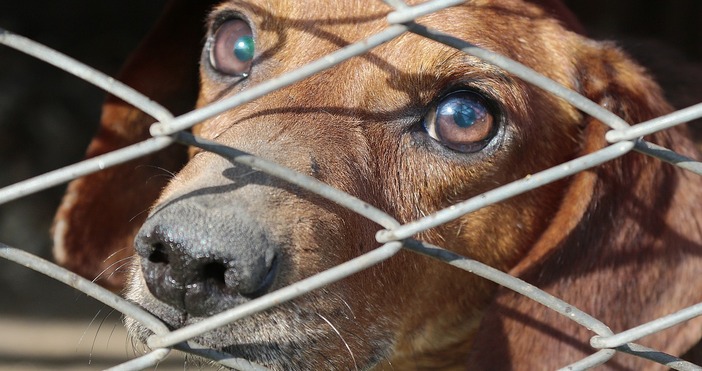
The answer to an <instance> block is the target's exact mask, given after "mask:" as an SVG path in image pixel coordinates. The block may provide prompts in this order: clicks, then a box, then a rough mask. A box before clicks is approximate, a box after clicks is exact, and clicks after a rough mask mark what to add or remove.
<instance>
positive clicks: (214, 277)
mask: <svg viewBox="0 0 702 371" xmlns="http://www.w3.org/2000/svg"><path fill="white" fill-rule="evenodd" d="M226 271H227V267H225V266H224V264H222V263H219V262H211V263H207V264H205V265H203V266H202V270H201V274H202V278H203V279H204V280H205V281H212V282H215V283H217V284H220V285H222V286H226V283H225V278H224V274H225V272H226Z"/></svg>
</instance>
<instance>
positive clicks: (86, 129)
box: [0, 0, 702, 370]
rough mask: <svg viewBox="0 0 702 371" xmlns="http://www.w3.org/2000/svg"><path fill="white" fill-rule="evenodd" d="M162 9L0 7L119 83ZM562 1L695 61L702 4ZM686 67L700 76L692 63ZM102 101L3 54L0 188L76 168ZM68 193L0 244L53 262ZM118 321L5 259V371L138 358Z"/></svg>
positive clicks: (590, 21) (687, 0) (606, 28)
mask: <svg viewBox="0 0 702 371" xmlns="http://www.w3.org/2000/svg"><path fill="white" fill-rule="evenodd" d="M164 3H165V0H150V1H141V0H123V1H79V0H62V1H52V0H36V1H32V2H28V1H10V0H3V1H0V28H4V29H7V30H10V31H12V32H15V33H18V34H20V35H23V36H27V37H29V38H31V39H33V40H35V41H38V42H40V43H43V44H45V45H48V46H50V47H52V48H55V49H57V50H59V51H61V52H63V53H65V54H68V55H69V56H72V57H74V58H76V59H78V60H80V61H82V62H84V63H86V64H88V65H90V66H92V67H95V68H97V69H98V70H100V71H103V72H105V73H107V74H109V75H115V74H116V73H117V71H118V69H119V67H120V65H121V63H122V62H123V61H124V59H125V58H126V57H127V55H128V54H129V51H130V50H132V49H133V48H134V47H135V46H136V44H137V43H138V42H139V40H140V38H141V37H142V36H143V35H144V34H145V33H146V32H147V30H148V29H149V27H150V25H151V24H152V22H153V21H154V20H155V19H156V17H157V16H158V14H159V11H160V9H161V7H162V6H163V4H164ZM567 3H569V5H571V7H572V9H573V10H574V11H575V12H576V13H577V14H578V15H579V16H580V17H581V19H582V20H583V21H584V23H585V24H586V25H587V26H588V27H589V29H590V34H591V35H592V36H593V37H596V38H603V39H622V40H627V48H631V50H632V51H634V52H636V53H638V52H637V50H639V49H646V50H649V51H650V48H651V47H653V48H659V49H656V50H658V52H657V53H653V55H657V58H654V59H655V60H650V61H647V63H649V64H652V65H655V64H663V65H665V64H670V63H672V62H671V60H672V59H671V56H673V55H675V60H682V59H683V58H684V59H688V60H689V61H691V62H693V63H699V62H700V61H701V60H702V41H701V39H702V21H701V20H702V1H699V0H669V1H660V0H618V1H605V0H590V1H575V0H573V1H567ZM647 55H650V54H647ZM676 63H677V62H676ZM681 66H682V65H681ZM654 68H655V67H654ZM681 68H682V67H681ZM685 68H690V73H698V74H699V71H700V70H699V69H697V70H695V65H694V64H691V65H687V67H685ZM689 88H692V89H698V90H700V89H702V87H699V88H698V85H695V86H692V87H689ZM103 99H104V93H103V92H102V91H101V90H99V89H97V88H95V87H93V86H91V85H90V84H87V83H85V82H83V81H81V80H80V79H77V78H75V77H73V76H71V75H69V74H67V73H64V72H61V71H59V70H58V69H56V68H54V67H52V66H49V65H47V64H45V63H43V62H39V61H36V60H34V59H33V58H31V57H28V56H26V55H24V54H22V53H19V52H16V51H14V50H12V49H9V48H7V47H4V46H0V187H2V186H6V185H9V184H12V183H14V182H17V181H20V180H24V179H27V178H30V177H32V176H36V175H39V174H42V173H44V172H47V171H50V170H54V169H57V168H60V167H62V166H65V165H68V164H71V163H74V162H76V161H78V160H80V159H81V158H82V156H83V153H84V150H85V148H86V146H87V144H88V141H89V139H90V137H91V135H92V134H93V133H94V131H95V130H96V128H97V123H98V119H99V114H100V104H101V102H102V100H103ZM691 103H696V102H691ZM64 188H65V186H60V187H55V188H52V189H50V190H47V191H44V192H41V193H39V194H35V195H32V196H28V197H25V198H22V199H20V200H17V201H13V202H10V203H8V204H3V205H0V242H3V243H5V244H7V245H10V246H13V247H17V248H21V249H23V250H26V251H29V252H32V253H34V254H37V255H39V256H42V257H45V258H47V259H50V258H51V243H50V239H49V229H50V225H51V220H52V217H53V213H54V211H55V209H56V207H57V205H58V203H59V201H60V197H61V195H62V194H63V190H64ZM119 317H120V316H119V315H118V314H117V313H112V310H111V309H109V308H106V307H105V306H104V305H101V304H99V303H96V302H95V301H93V300H91V299H89V298H87V297H86V296H85V295H83V294H81V293H78V292H76V291H74V290H73V289H70V288H68V287H66V286H64V285H62V284H59V283H56V282H54V281H53V280H51V279H48V278H46V277H43V276H42V275H40V274H38V273H35V272H33V271H30V270H28V269H26V268H24V267H21V266H19V265H16V264H14V263H10V262H8V261H5V260H1V259H0V370H31V369H54V370H55V369H66V370H69V369H70V370H79V369H86V370H97V369H103V368H105V367H109V366H113V365H115V364H117V363H119V362H122V361H124V360H126V359H129V358H130V357H132V356H133V350H132V347H131V344H130V343H129V341H128V340H127V339H126V335H125V334H124V330H123V329H122V326H121V324H120V323H119ZM171 359H172V360H171V361H170V363H169V364H170V365H171V366H173V367H175V368H178V369H183V360H182V358H179V357H173V356H172V357H171ZM186 366H187V365H186ZM159 369H163V367H160V368H159Z"/></svg>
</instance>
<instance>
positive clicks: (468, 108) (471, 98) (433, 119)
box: [424, 91, 497, 153]
mask: <svg viewBox="0 0 702 371" xmlns="http://www.w3.org/2000/svg"><path fill="white" fill-rule="evenodd" d="M424 127H425V128H426V130H427V133H428V134H429V136H430V137H432V138H433V139H434V140H436V141H437V142H439V143H441V144H442V145H444V146H446V147H448V148H450V149H452V150H454V151H458V152H463V153H472V152H477V151H480V150H481V149H483V148H485V146H486V145H487V144H488V143H489V142H490V140H491V139H492V138H493V137H494V136H495V134H496V133H497V120H496V119H495V117H494V115H493V114H492V110H491V109H490V105H489V104H488V102H487V101H486V100H485V99H484V98H483V97H482V96H481V95H479V94H477V93H473V92H470V91H458V92H455V93H452V94H449V95H447V96H445V97H444V98H443V99H441V100H440V101H439V102H438V104H436V106H435V107H433V108H432V110H431V111H430V112H429V114H428V115H427V116H426V117H425V120H424Z"/></svg>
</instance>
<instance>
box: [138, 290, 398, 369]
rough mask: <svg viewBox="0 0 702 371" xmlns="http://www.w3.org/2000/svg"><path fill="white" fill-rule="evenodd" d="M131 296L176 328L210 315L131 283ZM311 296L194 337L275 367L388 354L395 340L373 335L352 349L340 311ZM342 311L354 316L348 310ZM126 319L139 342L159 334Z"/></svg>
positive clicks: (341, 364)
mask: <svg viewBox="0 0 702 371" xmlns="http://www.w3.org/2000/svg"><path fill="white" fill-rule="evenodd" d="M127 297H128V299H130V300H131V301H133V302H135V303H136V304H138V305H140V306H141V307H143V308H144V309H146V310H147V311H149V312H150V313H151V314H153V315H154V316H156V317H158V318H159V319H161V320H162V321H163V322H164V323H165V324H166V325H167V326H168V327H169V328H171V329H177V328H181V327H184V326H187V325H191V324H194V323H197V322H200V321H203V320H205V319H206V318H207V317H194V316H190V315H188V314H187V313H186V312H184V311H182V310H179V309H177V308H174V307H172V306H170V305H167V304H165V303H163V302H161V301H159V300H157V299H156V298H154V297H153V296H152V295H151V294H150V293H149V292H148V290H145V289H144V290H142V289H131V290H129V292H128V293H127ZM307 299H308V300H305V304H304V305H303V304H296V303H295V301H293V302H288V303H285V304H283V305H280V306H277V307H275V308H272V309H269V310H267V311H264V312H262V313H259V314H256V315H253V316H250V317H246V318H243V319H240V320H238V321H235V322H233V323H231V324H228V325H226V326H222V327H220V328H216V329H214V330H211V331H209V332H207V333H205V334H203V335H200V336H198V337H195V338H193V339H192V341H194V342H195V343H197V344H198V345H200V346H204V347H207V348H211V349H215V350H218V351H221V352H224V353H227V354H229V355H231V356H233V357H234V358H241V359H245V360H247V361H250V362H254V363H256V364H259V365H261V366H265V367H267V368H269V369H272V370H309V369H339V370H342V369H343V370H346V369H369V368H372V367H373V365H375V364H376V363H377V362H378V361H379V360H380V359H382V358H384V357H385V356H386V355H387V351H388V348H389V346H390V342H389V341H382V340H379V341H373V340H371V337H369V338H368V339H365V340H366V341H367V344H370V343H371V342H372V343H373V344H374V345H373V346H372V347H371V349H373V351H371V352H368V351H360V352H353V353H354V354H353V355H351V354H350V352H349V349H348V348H347V346H348V345H349V344H347V343H346V341H345V340H342V339H340V335H339V333H337V332H336V331H337V330H336V327H335V326H336V325H334V324H333V322H334V320H333V318H335V317H336V318H338V317H337V316H338V315H339V311H338V310H336V309H329V310H322V311H320V305H310V301H315V299H312V298H307ZM309 299H312V300H309ZM317 299H319V297H317ZM334 313H335V314H336V316H335V315H334ZM342 316H343V317H344V318H346V320H348V319H349V316H347V315H345V314H342ZM327 318H329V321H330V322H332V323H331V324H330V323H329V322H327V320H326V319H327ZM342 321H343V320H342ZM125 324H126V327H127V330H128V332H129V334H130V336H131V337H132V338H133V339H135V340H137V341H138V342H141V343H144V344H146V341H147V339H148V337H149V336H151V335H152V334H153V332H152V331H151V330H149V329H147V328H146V327H144V325H142V324H141V323H140V322H138V321H137V320H134V319H132V318H129V317H127V318H125ZM203 362H208V361H206V360H203Z"/></svg>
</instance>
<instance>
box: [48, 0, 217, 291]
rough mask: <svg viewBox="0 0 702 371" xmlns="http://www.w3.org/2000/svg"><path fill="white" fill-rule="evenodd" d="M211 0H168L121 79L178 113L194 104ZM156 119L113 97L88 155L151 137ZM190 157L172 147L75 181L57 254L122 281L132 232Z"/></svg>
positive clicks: (60, 218) (57, 227)
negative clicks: (170, 179)
mask: <svg viewBox="0 0 702 371" xmlns="http://www.w3.org/2000/svg"><path fill="white" fill-rule="evenodd" d="M210 5H211V4H210V2H208V1H201V0H187V1H181V0H174V1H171V2H170V4H169V5H168V6H167V7H166V8H165V10H164V12H163V14H162V15H161V17H160V18H159V20H158V22H157V23H156V25H155V26H154V28H153V29H152V30H151V31H150V33H149V34H148V35H147V37H146V38H145V39H144V40H143V41H142V43H141V44H140V45H139V47H138V48H137V50H136V51H135V52H134V53H133V54H132V56H131V57H130V59H129V60H128V61H127V63H126V64H125V66H124V67H123V68H122V70H121V72H120V73H119V75H118V77H117V79H118V80H120V81H122V82H124V83H126V84H127V85H130V86H132V87H133V88H135V89H136V90H138V91H140V92H141V93H143V94H145V95H146V96H148V97H149V98H151V99H153V100H154V101H156V102H159V103H161V104H162V105H164V106H165V107H166V108H167V109H169V110H170V111H171V112H173V113H174V114H179V113H183V112H185V111H187V110H189V109H192V108H193V107H194V105H195V100H196V95H197V87H198V82H197V81H198V77H197V76H198V75H197V64H198V61H199V56H200V51H201V44H202V38H203V34H204V32H203V30H204V18H205V14H206V11H207V9H208V8H209V7H210ZM154 121H155V120H154V119H153V118H152V117H150V116H148V115H146V114H145V113H143V112H141V111H140V110H139V109H137V108H135V107H133V106H131V105H129V104H127V103H125V102H124V101H122V100H120V99H118V98H115V97H113V96H109V97H108V98H107V99H106V101H105V103H104V105H103V109H102V118H101V123H100V128H99V131H98V133H97V134H96V136H95V137H94V138H93V140H92V142H91V143H90V146H89V147H88V150H87V157H94V156H97V155H100V154H103V153H106V152H109V151H112V150H115V149H118V148H122V147H125V146H127V145H130V144H134V143H137V142H139V141H142V140H145V139H147V138H148V137H149V132H148V129H149V126H150V125H151V124H152V123H154ZM185 159H186V149H185V148H184V147H180V146H177V145H174V146H171V147H169V148H167V149H165V150H162V151H160V152H158V153H155V154H152V155H149V156H146V157H142V158H139V159H136V160H133V161H131V162H128V163H125V164H123V165H119V166H115V167H112V168H108V169H106V170H103V171H101V172H98V173H95V174H92V175H88V176H85V177H83V178H80V179H77V180H75V181H73V182H71V183H70V184H69V186H68V190H67V192H66V195H65V196H64V199H63V202H62V203H61V205H60V208H59V210H58V212H57V215H56V218H55V221H54V227H53V238H54V256H55V258H56V260H57V261H58V262H59V263H60V264H62V265H64V266H65V267H67V268H68V269H71V270H73V271H75V272H77V273H79V274H81V275H82V276H84V277H86V278H88V279H94V280H96V281H97V282H99V283H100V284H102V285H104V286H107V287H110V288H112V289H118V288H120V287H122V285H123V283H124V280H125V276H124V273H125V270H126V269H125V268H124V267H125V266H127V265H128V264H127V263H128V260H129V257H130V256H131V255H132V252H133V250H132V243H133V238H134V236H135V234H136V232H137V231H138V229H139V227H140V225H141V224H142V223H143V221H144V219H145V218H146V215H147V213H148V210H149V207H150V206H151V204H152V203H153V202H154V201H155V200H156V198H157V197H158V194H159V193H160V191H161V189H162V188H163V186H164V185H165V183H166V182H167V180H168V179H169V178H170V175H171V174H173V172H175V171H177V170H178V169H179V168H180V167H181V166H182V164H183V163H184V162H185Z"/></svg>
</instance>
